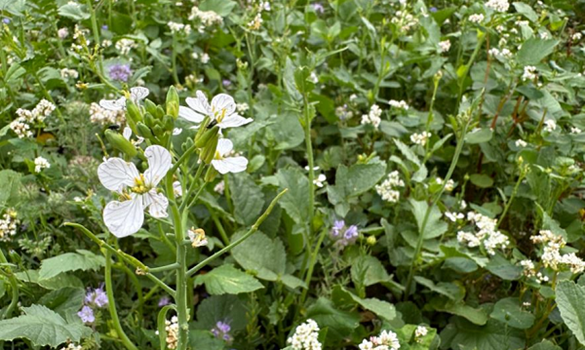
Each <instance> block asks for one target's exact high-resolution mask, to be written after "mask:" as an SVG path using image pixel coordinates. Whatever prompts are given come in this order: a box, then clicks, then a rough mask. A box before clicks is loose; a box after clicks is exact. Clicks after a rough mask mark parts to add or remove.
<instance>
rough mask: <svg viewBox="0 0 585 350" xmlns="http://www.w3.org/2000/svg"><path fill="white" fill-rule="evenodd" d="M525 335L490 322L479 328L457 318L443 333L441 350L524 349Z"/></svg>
mask: <svg viewBox="0 0 585 350" xmlns="http://www.w3.org/2000/svg"><path fill="white" fill-rule="evenodd" d="M524 338H525V336H524V333H523V332H522V331H520V330H515V329H510V328H509V327H506V325H504V324H502V323H500V322H498V321H496V320H493V319H491V320H489V321H488V322H487V324H486V325H485V326H477V325H474V324H472V323H469V322H467V321H466V320H465V319H463V318H460V317H455V318H453V319H452V320H451V323H450V324H449V325H448V326H447V327H446V328H445V330H443V332H442V333H441V340H442V341H441V348H442V349H453V350H518V349H524Z"/></svg>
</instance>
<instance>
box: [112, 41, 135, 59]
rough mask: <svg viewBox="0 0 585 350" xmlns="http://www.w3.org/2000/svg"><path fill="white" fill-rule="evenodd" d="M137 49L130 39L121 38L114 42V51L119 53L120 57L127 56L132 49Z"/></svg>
mask: <svg viewBox="0 0 585 350" xmlns="http://www.w3.org/2000/svg"><path fill="white" fill-rule="evenodd" d="M136 47H138V44H136V42H135V41H134V40H132V39H126V38H122V39H120V40H118V41H117V42H116V49H117V50H118V51H120V53H121V54H122V55H127V54H129V53H130V51H131V50H132V49H134V48H136Z"/></svg>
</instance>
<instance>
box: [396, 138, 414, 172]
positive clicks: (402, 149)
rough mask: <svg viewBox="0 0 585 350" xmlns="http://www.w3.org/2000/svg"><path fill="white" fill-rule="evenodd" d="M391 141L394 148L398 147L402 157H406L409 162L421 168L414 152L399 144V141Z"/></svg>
mask: <svg viewBox="0 0 585 350" xmlns="http://www.w3.org/2000/svg"><path fill="white" fill-rule="evenodd" d="M393 141H394V143H395V144H396V147H398V149H399V150H400V152H402V154H403V155H404V157H406V159H408V160H410V161H411V162H413V163H414V164H416V165H417V166H421V162H420V159H418V157H417V156H416V155H415V154H414V152H413V151H412V150H411V149H410V148H409V147H408V146H407V145H405V144H404V143H402V142H400V140H398V139H394V140H393Z"/></svg>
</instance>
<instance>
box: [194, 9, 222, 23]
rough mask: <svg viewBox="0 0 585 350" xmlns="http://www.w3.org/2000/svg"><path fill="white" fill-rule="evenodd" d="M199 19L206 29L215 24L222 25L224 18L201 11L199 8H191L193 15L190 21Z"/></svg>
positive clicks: (211, 12)
mask: <svg viewBox="0 0 585 350" xmlns="http://www.w3.org/2000/svg"><path fill="white" fill-rule="evenodd" d="M196 18H197V19H199V20H200V21H201V23H202V25H203V26H204V27H209V26H212V25H214V24H222V23H223V18H222V17H221V16H220V15H218V14H217V13H215V12H213V11H201V10H199V7H197V6H194V7H192V8H191V14H190V15H189V20H190V21H191V20H193V19H196Z"/></svg>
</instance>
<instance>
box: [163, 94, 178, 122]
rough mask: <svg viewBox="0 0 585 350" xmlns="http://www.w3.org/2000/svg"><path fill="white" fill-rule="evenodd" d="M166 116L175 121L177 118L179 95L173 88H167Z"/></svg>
mask: <svg viewBox="0 0 585 350" xmlns="http://www.w3.org/2000/svg"><path fill="white" fill-rule="evenodd" d="M166 107H167V114H168V115H170V116H171V117H173V118H174V119H177V118H178V117H179V94H178V93H177V89H175V87H174V86H171V87H170V88H169V92H168V93H167V101H166Z"/></svg>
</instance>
